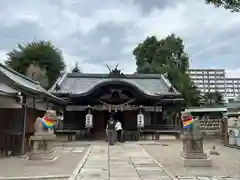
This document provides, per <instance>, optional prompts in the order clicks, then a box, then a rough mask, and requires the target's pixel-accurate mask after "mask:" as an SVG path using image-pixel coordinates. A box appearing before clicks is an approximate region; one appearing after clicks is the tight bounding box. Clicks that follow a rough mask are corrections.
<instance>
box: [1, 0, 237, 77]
mask: <svg viewBox="0 0 240 180" xmlns="http://www.w3.org/2000/svg"><path fill="white" fill-rule="evenodd" d="M204 1H205V0H1V1H0V59H1V61H4V59H5V58H6V55H5V54H6V52H8V51H11V50H12V49H13V48H15V47H16V44H17V43H27V42H29V41H31V40H34V39H39V40H43V39H44V40H51V41H52V42H53V43H54V44H55V45H56V46H57V47H58V48H60V49H61V50H62V51H63V53H64V57H65V62H66V64H67V67H68V70H70V69H72V67H73V66H74V64H75V62H78V63H79V66H80V67H81V71H82V72H108V69H107V68H106V65H105V64H109V65H110V66H111V67H114V66H115V65H116V64H119V67H120V69H122V70H123V71H124V72H125V73H132V72H134V71H135V69H136V65H135V59H134V57H133V55H132V50H133V48H134V47H135V46H136V44H138V43H139V42H141V41H143V40H144V39H145V38H146V37H147V36H152V35H156V36H157V37H158V38H163V37H165V36H167V35H169V34H171V33H175V34H176V35H178V36H180V37H182V38H183V40H184V42H185V46H186V52H187V53H188V54H189V56H190V64H191V67H193V68H226V69H227V70H228V71H227V72H228V76H237V77H240V63H239V62H240V51H239V44H240V33H239V32H240V13H230V12H228V11H227V10H224V9H221V8H214V7H213V6H211V5H205V3H204Z"/></svg>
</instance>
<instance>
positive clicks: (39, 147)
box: [28, 133, 58, 165]
mask: <svg viewBox="0 0 240 180" xmlns="http://www.w3.org/2000/svg"><path fill="white" fill-rule="evenodd" d="M55 140H56V135H55V134H51V133H35V135H34V136H31V137H30V144H31V146H32V147H31V151H30V152H29V153H28V163H31V164H32V163H34V164H41V165H42V164H51V163H53V162H55V161H56V160H57V159H58V157H57V156H56V154H55V152H54V141H55Z"/></svg>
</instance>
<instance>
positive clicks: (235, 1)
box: [206, 0, 240, 12]
mask: <svg viewBox="0 0 240 180" xmlns="http://www.w3.org/2000/svg"><path fill="white" fill-rule="evenodd" d="M206 3H208V4H214V5H215V6H216V7H224V8H225V9H229V10H231V11H232V12H240V0H206Z"/></svg>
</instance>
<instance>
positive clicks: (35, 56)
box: [5, 41, 65, 88]
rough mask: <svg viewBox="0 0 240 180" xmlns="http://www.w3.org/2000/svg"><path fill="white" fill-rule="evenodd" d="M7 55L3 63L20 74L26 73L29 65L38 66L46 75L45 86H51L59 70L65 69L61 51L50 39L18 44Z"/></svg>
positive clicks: (58, 74)
mask: <svg viewBox="0 0 240 180" xmlns="http://www.w3.org/2000/svg"><path fill="white" fill-rule="evenodd" d="M7 55H8V60H7V61H6V62H5V63H6V64H7V65H8V66H9V67H11V68H13V69H14V70H16V71H18V72H19V73H21V74H24V75H27V72H28V69H29V67H30V66H31V65H34V66H39V68H40V69H42V71H44V72H45V74H46V76H47V81H48V83H47V85H46V84H45V87H46V88H49V87H51V86H52V84H53V83H54V82H55V81H56V79H57V78H58V77H59V76H60V73H61V71H63V70H64V69H65V64H64V61H63V55H62V52H61V51H60V50H59V49H57V48H56V47H55V46H54V45H53V44H52V43H51V42H50V41H33V42H29V43H27V44H18V48H17V49H13V50H12V51H11V52H9V53H8V54H7Z"/></svg>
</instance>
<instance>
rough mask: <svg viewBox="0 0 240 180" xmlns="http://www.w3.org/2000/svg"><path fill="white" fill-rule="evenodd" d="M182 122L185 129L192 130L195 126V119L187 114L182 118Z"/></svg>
mask: <svg viewBox="0 0 240 180" xmlns="http://www.w3.org/2000/svg"><path fill="white" fill-rule="evenodd" d="M182 121H183V128H184V129H187V128H190V127H191V126H192V124H193V117H192V115H190V114H188V113H186V114H184V115H183V116H182Z"/></svg>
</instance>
